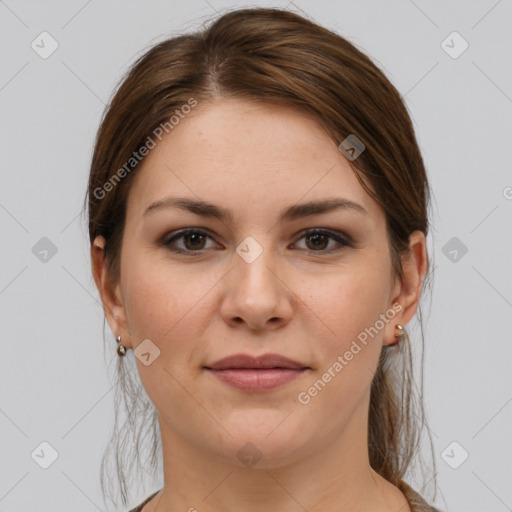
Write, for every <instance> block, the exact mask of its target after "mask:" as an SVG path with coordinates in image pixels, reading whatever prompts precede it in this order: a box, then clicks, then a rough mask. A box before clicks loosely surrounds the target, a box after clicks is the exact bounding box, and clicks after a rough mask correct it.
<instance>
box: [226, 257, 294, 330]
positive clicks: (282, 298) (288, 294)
mask: <svg viewBox="0 0 512 512" xmlns="http://www.w3.org/2000/svg"><path fill="white" fill-rule="evenodd" d="M234 258H235V263H234V267H233V268H232V270H231V271H230V272H229V274H228V275H227V276H226V278H225V279H223V281H224V293H223V298H222V305H221V315H222V317H223V319H224V321H225V322H226V323H228V324H229V325H230V326H235V327H237V326H238V327H240V326H243V325H245V326H246V327H247V328H249V329H251V330H265V329H267V330H276V329H279V328H282V327H283V326H284V325H286V324H287V323H288V322H289V321H290V319H291V317H292V313H293V309H294V304H295V300H296V299H295V295H294V293H293V291H292V289H291V286H290V283H287V280H289V278H288V279H287V276H286V275H285V272H284V270H283V266H282V265H279V262H278V261H277V256H276V255H275V254H273V253H272V252H271V250H269V249H267V248H266V247H265V248H264V250H263V252H262V253H261V254H260V255H259V256H258V257H257V258H256V259H255V260H254V261H252V262H250V263H248V262H247V261H245V260H244V259H243V258H242V257H240V256H239V255H238V254H235V256H234Z"/></svg>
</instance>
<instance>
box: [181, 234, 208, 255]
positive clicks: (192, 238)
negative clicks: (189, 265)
mask: <svg viewBox="0 0 512 512" xmlns="http://www.w3.org/2000/svg"><path fill="white" fill-rule="evenodd" d="M182 238H183V240H185V247H186V248H187V249H190V250H191V251H193V250H196V251H197V250H201V249H204V242H205V237H204V236H203V235H202V234H200V233H188V234H185V235H182ZM187 241H189V242H190V243H187Z"/></svg>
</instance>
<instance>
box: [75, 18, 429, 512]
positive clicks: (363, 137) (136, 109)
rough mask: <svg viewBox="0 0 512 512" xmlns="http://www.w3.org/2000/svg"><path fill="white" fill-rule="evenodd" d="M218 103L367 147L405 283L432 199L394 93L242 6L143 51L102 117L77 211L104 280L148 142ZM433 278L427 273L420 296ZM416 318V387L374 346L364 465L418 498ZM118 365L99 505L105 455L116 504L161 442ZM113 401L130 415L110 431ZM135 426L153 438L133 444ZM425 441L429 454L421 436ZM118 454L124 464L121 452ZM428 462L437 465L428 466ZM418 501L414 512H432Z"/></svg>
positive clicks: (354, 60) (367, 64)
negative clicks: (315, 125)
mask: <svg viewBox="0 0 512 512" xmlns="http://www.w3.org/2000/svg"><path fill="white" fill-rule="evenodd" d="M223 98H238V99H243V100H248V101H255V102H262V103H271V104H272V103H273V104H280V105H287V106H291V107H295V108H297V109H300V110H301V111H302V112H304V113H309V114H311V115H313V116H314V118H315V119H316V120H318V121H319V122H320V123H321V125H322V127H323V128H324V129H325V131H326V133H327V134H328V136H329V137H330V138H332V140H333V142H334V143H335V144H336V145H337V146H339V145H340V143H341V142H342V141H344V140H345V139H346V138H347V137H348V136H349V135H355V136H356V137H357V138H358V139H359V140H360V141H362V142H363V143H364V146H365V149H364V151H363V152H362V153H361V154H360V155H359V156H358V157H357V158H356V159H354V160H352V161H350V165H351V167H352V169H353V171H354V173H355V175H356V177H357V179H358V180H359V182H360V183H361V185H362V186H363V187H364V189H365V190H366V191H367V192H368V193H369V194H370V195H371V197H373V198H374V199H375V201H377V203H378V204H379V205H380V206H381V207H382V208H383V210H384V212H385V216H386V229H387V236H388V241H389V248H390V254H391V261H392V271H393V273H394V275H395V276H396V277H398V278H402V277H403V273H402V265H401V261H402V260H401V258H402V257H403V256H404V255H407V254H408V253H409V251H410V249H409V237H410V235H411V233H412V232H413V231H415V230H420V231H421V232H423V233H424V234H425V235H427V234H428V228H429V221H428V207H429V201H430V189H429V183H428V179H427V175H426V170H425V166H424V162H423V159H422V156H421V152H420V149H419V146H418V143H417V140H416V136H415V133H414V128H413V125H412V122H411V119H410V117H409V114H408V112H407V109H406V106H405V104H404V101H403V99H402V97H401V95H400V94H399V92H398V91H397V89H396V88H395V87H394V86H393V85H392V84H391V82H390V81H389V80H388V79H387V78H386V76H385V75H384V74H383V72H382V71H381V70H380V69H379V68H378V67H377V66H376V65H375V64H374V63H373V62H372V61H371V60H370V58H369V57H368V56H366V55H365V54H364V53H363V52H362V51H360V50H359V49H358V48H356V46H355V45H354V44H352V43H350V42H349V41H348V40H346V39H344V38H343V37H341V36H340V35H338V34H336V33H334V32H332V31H330V30H328V29H326V28H324V27H322V26H320V25H318V24H316V23H314V22H313V21H310V20H308V19H306V18H305V17H303V16H300V15H298V14H295V13H293V12H290V11H287V10H281V9H267V8H250V9H240V10H235V11H230V12H227V13H226V14H224V15H222V16H220V17H218V18H217V19H215V20H212V21H211V22H210V23H209V24H208V25H207V26H206V27H203V28H202V30H200V31H197V32H193V33H189V34H185V35H179V36H176V37H173V38H170V39H167V40H164V41H162V42H160V43H158V44H156V45H154V46H153V47H151V48H150V49H149V50H147V51H146V53H144V54H143V55H142V56H141V57H139V58H138V59H137V60H136V61H135V62H134V63H133V65H132V66H131V68H130V69H129V70H128V72H127V73H126V75H125V76H124V77H123V79H122V80H121V82H120V84H119V85H118V86H117V91H116V92H115V94H114V95H113V97H112V98H111V99H110V102H109V104H108V105H107V107H106V108H105V112H104V113H103V118H102V121H101V125H100V127H99V130H98V133H97V137H96V141H95V147H94V152H93V156H92V163H91V168H90V177H89V183H88V191H87V195H86V198H85V203H84V208H85V204H87V206H88V213H89V217H88V222H89V236H90V241H91V244H92V243H93V241H94V239H95V238H96V237H97V236H98V235H102V236H103V237H104V238H105V241H106V242H105V248H104V254H105V263H106V266H107V270H108V275H109V277H110V278H111V279H112V282H114V283H115V282H117V281H118V279H119V277H120V276H119V274H120V248H121V241H122V237H123V231H124V224H125V215H126V203H127V197H128V193H129V191H130V187H131V184H132V182H133V179H134V176H135V175H136V173H137V170H138V169H139V167H140V161H143V159H139V156H138V155H139V154H144V147H146V148H148V147H151V146H150V145H149V143H150V142H153V143H154V139H153V137H157V138H160V137H159V135H160V134H162V133H163V129H165V131H166V133H169V132H170V130H171V129H172V127H173V126H172V125H173V124H174V122H173V121H172V117H175V118H176V119H177V117H176V116H175V115H174V114H179V113H180V112H181V113H182V114H183V113H186V112H188V110H190V109H188V110H187V109H186V108H185V106H187V105H194V102H197V103H196V104H201V102H207V101H215V100H217V99H220V100H221V99H223ZM179 117H183V115H179ZM146 153H147V149H146ZM430 273H431V272H430V263H428V272H427V276H426V277H427V278H426V279H425V280H424V281H423V284H422V292H423V291H424V289H425V287H426V285H427V284H428V283H429V279H428V278H429V277H430ZM418 311H419V315H418V316H419V320H420V326H421V342H422V344H421V348H422V351H421V354H422V358H421V365H420V369H421V378H420V379H419V381H420V387H419V389H417V388H416V387H415V380H414V378H413V359H412V356H411V347H410V342H409V337H408V336H407V337H406V340H407V341H406V342H405V343H400V344H399V345H398V346H396V347H393V348H391V347H383V349H382V352H381V355H380V360H379V363H378V368H377V371H376V374H375V376H374V378H373V381H372V385H371V397H370V406H369V416H368V449H369V459H370V465H371V467H372V468H373V469H374V471H376V472H377V473H379V474H380V475H381V476H382V477H384V478H385V479H386V480H388V481H389V482H391V483H392V484H394V485H396V486H398V487H399V488H400V489H402V490H404V492H408V493H409V494H408V496H409V497H411V496H412V493H414V492H415V491H412V489H411V488H409V487H408V486H407V484H405V482H403V478H404V477H405V475H406V473H407V472H408V471H410V470H411V469H412V464H413V462H414V461H415V460H416V459H417V458H420V456H421V453H420V451H421V450H420V440H421V437H422V431H423V426H424V423H425V411H424V405H423V346H424V333H423V315H422V312H421V305H420V307H419V310H418ZM127 360H128V358H127V357H125V358H118V367H117V370H118V372H119V373H118V376H119V380H118V384H119V386H117V387H116V418H115V425H114V429H113V433H112V438H111V440H110V442H109V445H108V449H107V450H106V452H105V454H104V458H103V461H102V468H101V485H102V491H103V495H104V497H105V484H104V482H105V481H106V477H107V476H108V474H107V471H106V460H107V459H108V458H109V453H110V451H112V450H113V451H114V459H115V468H116V475H117V479H118V483H119V486H120V489H121V494H122V500H123V504H124V505H126V504H127V501H128V500H127V496H128V493H127V490H128V488H129V486H128V483H127V482H128V480H127V478H128V475H129V474H130V470H131V469H132V467H133V462H134V460H135V461H136V462H137V464H138V467H140V454H141V439H142V441H146V442H147V443H148V444H149V448H150V452H151V458H150V463H149V466H150V467H151V468H152V470H153V472H152V474H153V475H156V471H157V465H158V461H157V457H158V454H159V443H160V442H161V440H160V439H159V436H158V432H157V413H156V410H155V408H154V407H153V406H152V404H151V403H150V402H149V400H148V397H147V395H145V393H144V391H143V389H142V387H141V386H140V382H139V380H138V379H137V377H136V376H135V375H134V374H135V371H134V370H133V368H132V369H130V370H129V369H127V368H125V365H126V364H127V362H128V361H127ZM122 361H124V362H122ZM121 401H123V402H124V405H125V408H126V410H127V412H128V416H127V419H126V421H125V422H124V424H123V425H122V427H121V428H119V425H118V423H119V418H118V414H119V405H120V402H121ZM139 421H141V422H142V427H141V428H139V427H138V423H139ZM143 428H146V429H148V430H149V432H150V436H145V435H142V436H141V432H142V430H143ZM136 434H137V435H136ZM148 438H149V439H148ZM428 441H429V443H430V448H431V450H432V439H431V437H430V433H428ZM126 445H127V446H128V448H129V449H130V450H132V451H133V457H132V456H131V455H129V454H126V452H125V449H126ZM432 464H433V465H434V467H435V461H434V457H432ZM149 466H148V467H149ZM422 467H423V466H422ZM144 468H145V466H144ZM432 480H434V482H435V474H434V477H433V478H432ZM409 491H410V492H409ZM416 496H417V503H418V508H416V507H415V509H414V510H415V511H416V510H432V509H431V508H430V507H429V506H428V505H427V504H426V502H424V501H423V500H422V498H421V497H420V496H419V494H417V495H416ZM415 503H416V502H415Z"/></svg>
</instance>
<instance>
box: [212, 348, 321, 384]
mask: <svg viewBox="0 0 512 512" xmlns="http://www.w3.org/2000/svg"><path fill="white" fill-rule="evenodd" d="M204 369H205V370H207V371H208V372H209V373H211V374H212V375H214V376H215V377H217V378H218V379H219V380H220V381H221V382H223V383H225V384H228V385H230V386H232V387H235V388H238V389H240V390H242V391H252V392H259V391H269V390H272V389H276V388H278V387H280V386H283V385H284V384H287V383H289V382H291V381H293V380H295V379H296V378H298V377H299V376H301V375H302V374H304V373H305V372H306V371H307V370H311V368H310V367H309V366H307V365H304V364H302V363H299V362H298V361H294V360H293V359H289V358H287V357H284V356H281V355H279V354H266V355H263V356H259V357H253V356H250V355H247V354H236V355H234V356H229V357H226V358H224V359H220V360H219V361H216V362H215V363H212V364H209V365H207V366H204Z"/></svg>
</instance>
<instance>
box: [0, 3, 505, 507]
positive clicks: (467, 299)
mask: <svg viewBox="0 0 512 512" xmlns="http://www.w3.org/2000/svg"><path fill="white" fill-rule="evenodd" d="M249 5H272V6H280V7H285V6H288V8H289V9H290V10H295V11H297V12H300V10H303V11H305V12H306V13H307V14H308V15H310V16H311V17H313V19H315V20H316V21H318V22H320V23H321V24H324V25H325V26H327V27H328V28H331V29H334V30H336V31H338V32H339V33H341V34H342V35H343V36H345V37H346V38H348V39H349V40H350V41H352V42H353V43H354V44H356V45H357V46H358V47H359V48H361V49H362V50H364V51H365V52H367V53H368V54H369V55H370V57H371V58H372V59H374V61H375V62H376V63H377V64H378V65H379V66H380V67H381V68H382V69H383V70H384V72H385V73H386V74H387V76H388V77H389V78H390V80H391V81H392V82H393V83H394V84H395V85H396V87H397V88H398V89H399V91H400V92H401V93H402V95H403V96H404V97H405V101H406V103H407V106H408V108H409V110H410V113H411V116H412V118H413V121H414V124H415V127H416V130H417V135H418V139H419V142H420V146H421V149H422V151H423V155H424V158H425V162H426V164H427V169H428V172H429V175H430V179H431V183H432V188H433V190H434V204H433V206H434V217H433V221H434V227H433V229H432V233H431V236H429V246H430V250H431V254H432V257H433V263H434V265H435V277H434V287H433V297H432V307H431V309H430V316H429V318H428V322H427V327H426V351H425V397H426V404H427V412H428V419H429V426H430V429H431V433H432V437H433V440H434V444H435V458H436V459H435V461H436V466H437V469H436V471H437V477H438V481H439V486H440V490H439V492H438V495H437V499H436V502H435V503H436V504H437V505H438V506H439V507H440V508H442V509H444V510H449V511H454V512H457V511H464V512H476V511H485V512H494V511H496V512H500V511H505V510H512V486H511V485H510V484H511V474H512V469H511V460H512V436H511V425H512V403H511V402H512V386H511V376H510V375H511V372H510V362H511V360H512V343H511V339H512V336H511V334H512V326H511V318H512V272H511V271H510V262H511V261H512V243H511V229H510V228H511V219H512V172H511V164H510V149H511V146H512V144H511V140H512V139H511V135H512V123H511V121H510V120H511V117H512V71H511V62H512V59H511V55H512V31H511V30H510V27H511V25H512V2H511V1H510V0H501V1H495V0H486V1H483V0H481V1H473V2H464V1H449V2H445V1H436V2H427V1H420V0H415V1H414V2H413V1H412V0H393V1H387V2H379V1H368V0H366V1H356V0H354V1H348V0H344V1H337V2H334V1H327V0H316V1H315V2H306V1H304V0H296V1H295V2H294V3H293V4H292V3H288V2H287V1H282V2H274V3H272V4H269V3H265V2H253V3H251V4H249V3H244V2H238V3H234V2H229V1H227V0H226V1H225V0H208V2H207V1H205V0H194V1H190V2H188V3H187V4H186V5H185V4H184V2H177V1H167V2H165V1H157V0H152V1H148V2H141V1H139V2H135V1H125V2H114V1H112V0H109V1H104V2H100V1H99V0H89V1H88V2H87V1H84V0H73V1H67V2H64V1H63V0H60V1H53V2H36V1H24V2H15V1H14V0H5V1H1V0H0V38H1V48H2V61H1V66H0V72H1V76H0V106H1V109H2V110H1V112H2V116H1V121H0V130H1V134H0V144H1V168H0V169H1V188H0V225H1V236H2V245H1V247H2V251H1V256H2V264H1V274H0V314H1V318H2V322H1V332H0V339H1V348H2V350H1V354H2V357H1V358H0V434H1V435H0V461H1V462H0V465H1V467H0V510H1V511H13V512H14V511H16V512H17V511H36V510H37V511H41V512H45V511H48V512H49V511H52V512H58V511H69V510H74V511H76V512H82V511H83V512H85V511H92V510H104V506H103V504H102V499H101V495H100V487H99V480H98V474H99V464H100V460H101V455H102V453H103V449H104V448H105V444H106V442H107V437H108V433H109V432H110V428H111V424H112V420H113V412H112V399H113V387H112V386H113V383H112V381H111V378H110V375H109V371H108V368H107V364H110V363H111V362H114V361H115V358H116V357H117V355H116V354H115V346H116V344H115V341H114V337H113V335H112V333H111V332H110V329H109V328H108V326H107V329H106V332H107V342H108V343H109V350H108V351H107V355H106V358H105V357H104V352H103V334H102V326H103V320H102V319H103V312H102V308H101V305H100V303H99V302H98V294H97V292H96V289H95V287H94V282H93V281H92V279H91V274H90V263H89V247H88V241H87V235H86V232H87V231H86V225H85V223H84V222H83V221H82V219H81V218H80V215H79V212H80V209H81V206H82V200H83V196H84V193H85V190H86V183H87V176H88V166H89V163H90V158H91V154H92V144H93V139H94V135H95V132H96V129H97V127H98V123H99V120H100V115H101V113H102V110H103V108H104V104H105V103H106V102H107V100H108V98H109V97H110V95H111V93H112V91H113V89H114V86H115V84H116V83H117V81H118V80H119V78H120V77H121V74H122V73H123V72H124V71H125V70H126V69H127V67H128V65H129V64H130V63H131V62H133V61H134V59H135V58H136V57H137V56H139V55H140V54H141V53H142V52H143V51H145V50H146V49H147V48H148V47H149V46H150V45H152V44H154V43H156V42H158V41H160V40H162V39H164V38H166V37H169V36H171V35H174V34H176V33H178V32H179V31H182V30H184V29H192V28H196V27H197V26H198V25H199V24H200V23H202V22H204V21H205V20H206V19H207V18H208V17H210V16H211V15H214V14H215V11H219V12H222V11H224V10H225V9H227V8H230V7H235V6H249ZM43 31H47V32H49V33H50V34H51V36H52V37H53V38H54V39H55V40H56V41H57V42H58V45H59V46H58V49H57V50H56V51H55V52H54V53H53V54H52V55H51V56H49V57H48V58H47V59H43V58H41V57H40V56H39V54H38V53H36V51H34V50H33V49H32V47H31V43H32V41H34V40H35V42H36V43H37V42H38V41H39V43H38V44H39V45H40V46H42V44H43V43H41V42H40V40H41V38H40V37H38V36H39V34H40V33H41V32H43ZM453 31H457V32H458V33H459V34H460V35H461V36H462V37H463V38H464V39H465V40H466V41H467V42H468V43H469V48H468V49H467V50H466V51H465V52H464V53H462V54H461V55H460V56H458V58H453V57H452V56H450V55H449V54H448V53H447V52H446V51H445V49H447V48H445V47H444V46H443V45H442V42H443V40H445V39H446V38H447V36H448V35H449V34H451V33H452V32H453ZM452 39H453V37H452ZM450 41H451V39H448V44H449V45H450V46H453V48H452V49H451V50H450V51H451V52H452V53H453V52H454V51H457V50H458V49H460V48H461V42H460V41H457V40H454V42H453V43H451V42H450ZM445 44H446V43H445ZM49 47H50V46H49V40H46V42H45V48H46V49H48V48H49ZM403 200H404V201H407V198H406V197H405V198H403ZM43 237H47V238H48V239H49V240H51V242H52V243H53V244H54V245H55V248H56V249H57V252H56V253H55V254H52V252H51V251H50V252H49V253H48V254H46V255H45V253H44V252H41V251H42V250H43V249H44V248H45V244H46V245H48V241H42V242H40V240H41V239H42V238H43ZM453 237H456V239H455V240H452V239H453ZM38 243H39V244H42V245H36V244H38ZM34 246H35V247H36V248H35V249H33V248H34ZM464 246H465V247H466V248H467V253H465V254H463V250H462V249H463V247H464ZM454 251H455V252H454ZM41 258H43V259H44V258H46V261H41ZM425 304H426V305H428V300H427V301H426V302H425ZM427 309H428V308H427ZM411 338H412V339H413V341H414V343H415V345H416V344H417V340H418V336H417V331H414V330H413V331H412V332H411ZM112 373H113V370H112ZM43 441H46V442H48V443H50V445H51V446H53V447H54V449H55V450H56V451H57V452H58V454H59V456H58V458H57V460H56V461H55V462H54V463H53V464H52V465H51V466H50V467H49V468H48V469H46V470H45V469H42V468H41V467H40V466H39V465H38V464H36V462H35V461H34V460H33V458H32V457H31V454H32V453H33V452H34V450H36V449H38V450H39V452H40V448H38V447H39V445H40V443H41V442H43ZM454 441H455V442H456V443H457V444H456V445H452V446H451V447H449V445H450V443H452V442H454ZM454 446H455V447H454ZM447 447H449V448H448V450H445V449H446V448H447ZM452 448H453V450H452ZM462 450H465V451H467V452H468V454H469V457H468V458H467V460H465V461H464V462H463V463H462V464H460V465H459V467H457V469H454V468H452V467H451V466H450V465H449V463H450V464H451V465H452V466H453V465H457V464H459V463H460V461H461V455H462V454H463V453H464V452H463V451H462ZM36 451H37V450H36ZM45 453H46V454H48V453H49V452H48V450H46V451H45ZM443 454H444V455H443ZM448 462H449V463H448ZM411 482H412V479H411ZM158 484H159V483H158V482H157V483H155V482H148V483H147V488H146V490H141V491H140V494H139V495H138V497H139V498H140V500H138V499H137V498H134V502H133V505H135V504H136V503H138V502H139V501H142V499H143V498H144V497H145V496H146V495H148V494H149V492H150V491H152V490H156V489H158V488H160V487H159V485H158Z"/></svg>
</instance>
